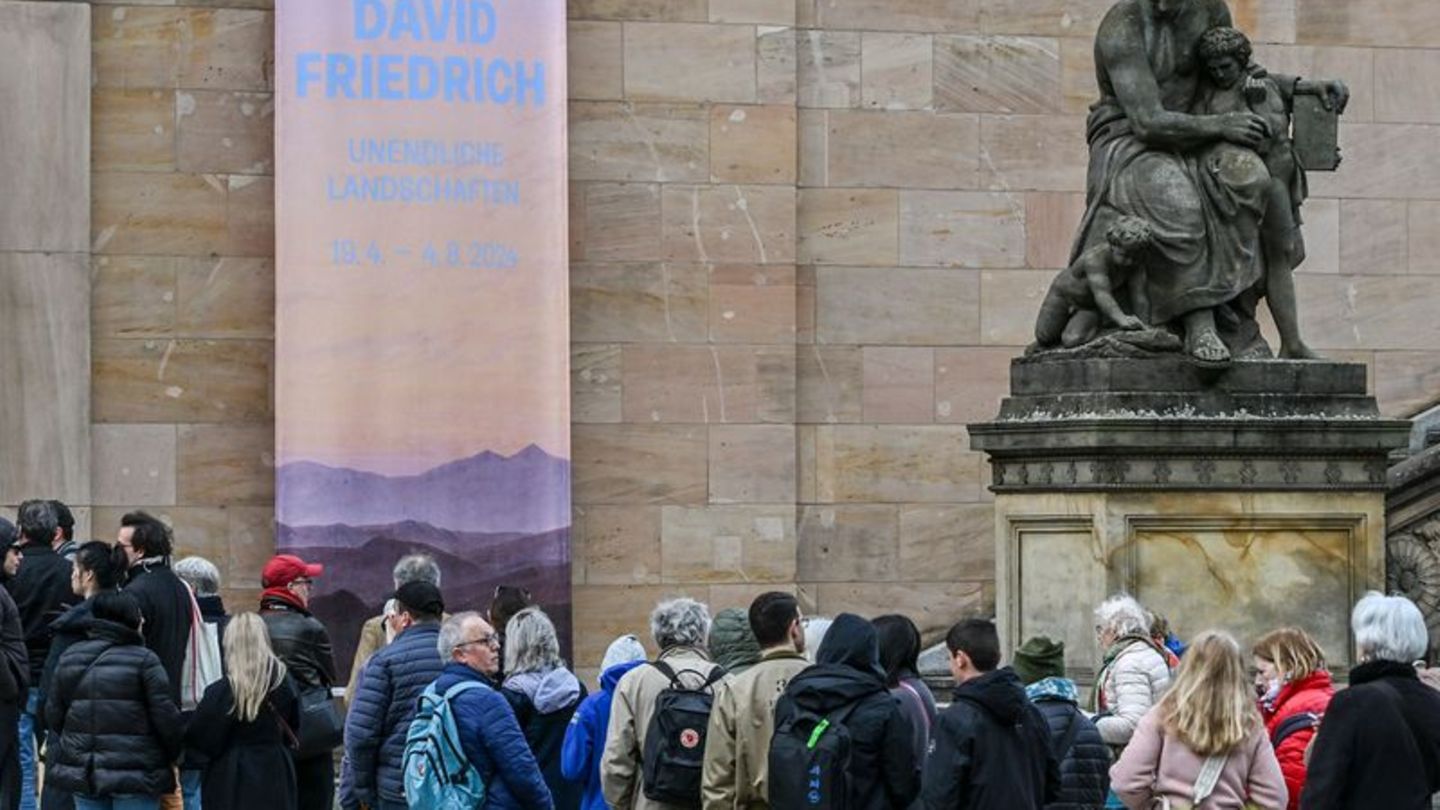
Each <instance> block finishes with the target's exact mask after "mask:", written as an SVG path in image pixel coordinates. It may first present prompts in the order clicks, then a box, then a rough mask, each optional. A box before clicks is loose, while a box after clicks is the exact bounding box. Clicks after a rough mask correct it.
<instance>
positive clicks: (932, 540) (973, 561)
mask: <svg viewBox="0 0 1440 810" xmlns="http://www.w3.org/2000/svg"><path fill="white" fill-rule="evenodd" d="M900 577H901V578H902V579H905V580H911V581H924V580H941V581H946V580H971V581H977V580H978V581H990V580H994V579H995V510H994V508H993V507H992V506H991V505H990V504H985V503H979V504H972V503H967V504H937V505H925V506H902V507H900Z"/></svg>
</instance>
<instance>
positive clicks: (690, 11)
mask: <svg viewBox="0 0 1440 810" xmlns="http://www.w3.org/2000/svg"><path fill="white" fill-rule="evenodd" d="M705 9H706V0H569V3H568V14H567V16H569V17H570V19H572V20H575V19H584V20H602V19H605V20H653V21H656V22H703V21H704V20H705V19H706V12H705ZM607 643H608V642H607Z"/></svg>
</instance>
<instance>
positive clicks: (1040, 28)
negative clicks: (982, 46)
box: [980, 0, 1114, 38]
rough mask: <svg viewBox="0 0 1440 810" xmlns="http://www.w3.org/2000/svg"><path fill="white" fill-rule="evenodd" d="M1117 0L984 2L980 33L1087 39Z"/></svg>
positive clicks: (981, 8)
mask: <svg viewBox="0 0 1440 810" xmlns="http://www.w3.org/2000/svg"><path fill="white" fill-rule="evenodd" d="M1113 5H1114V0H1011V2H1008V3H982V4H981V7H980V30H981V31H983V32H984V33H986V34H1020V35H1029V36H1053V37H1058V36H1064V37H1086V38H1089V36H1090V35H1091V34H1094V33H1095V28H1096V26H1097V25H1098V24H1099V22H1100V18H1101V17H1102V16H1103V15H1104V14H1105V12H1107V11H1109V10H1110V7H1111V6H1113Z"/></svg>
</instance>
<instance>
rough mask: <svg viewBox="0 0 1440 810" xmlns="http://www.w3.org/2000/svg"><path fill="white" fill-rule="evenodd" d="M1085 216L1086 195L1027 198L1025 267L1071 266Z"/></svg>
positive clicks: (1036, 194)
mask: <svg viewBox="0 0 1440 810" xmlns="http://www.w3.org/2000/svg"><path fill="white" fill-rule="evenodd" d="M1084 215H1085V195H1084V194H1074V193H1064V192H1034V193H1030V194H1026V195H1025V265H1026V266H1027V267H1035V268H1056V269H1059V268H1062V267H1067V266H1069V264H1070V250H1071V248H1072V246H1073V245H1074V243H1075V232H1076V231H1077V230H1079V227H1080V218H1081V217H1083V216H1084Z"/></svg>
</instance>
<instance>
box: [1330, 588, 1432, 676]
mask: <svg viewBox="0 0 1440 810" xmlns="http://www.w3.org/2000/svg"><path fill="white" fill-rule="evenodd" d="M1350 629H1351V630H1353V631H1354V632H1355V646H1356V647H1358V648H1360V657H1361V658H1363V659H1379V660H1383V661H1400V662H1402V663H1406V664H1409V663H1412V662H1414V661H1418V660H1420V659H1422V658H1424V657H1425V648H1426V647H1427V646H1428V645H1429V643H1430V634H1429V633H1428V632H1427V631H1426V629H1425V617H1424V616H1423V615H1422V614H1421V613H1420V608H1418V607H1416V606H1415V603H1414V602H1411V601H1410V600H1409V599H1406V598H1405V597H1403V596H1386V595H1384V594H1382V593H1379V592H1378V591H1371V592H1369V593H1367V594H1365V597H1364V598H1363V599H1361V600H1360V601H1359V602H1358V603H1357V604H1356V605H1355V611H1354V612H1353V613H1351V614H1350Z"/></svg>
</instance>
